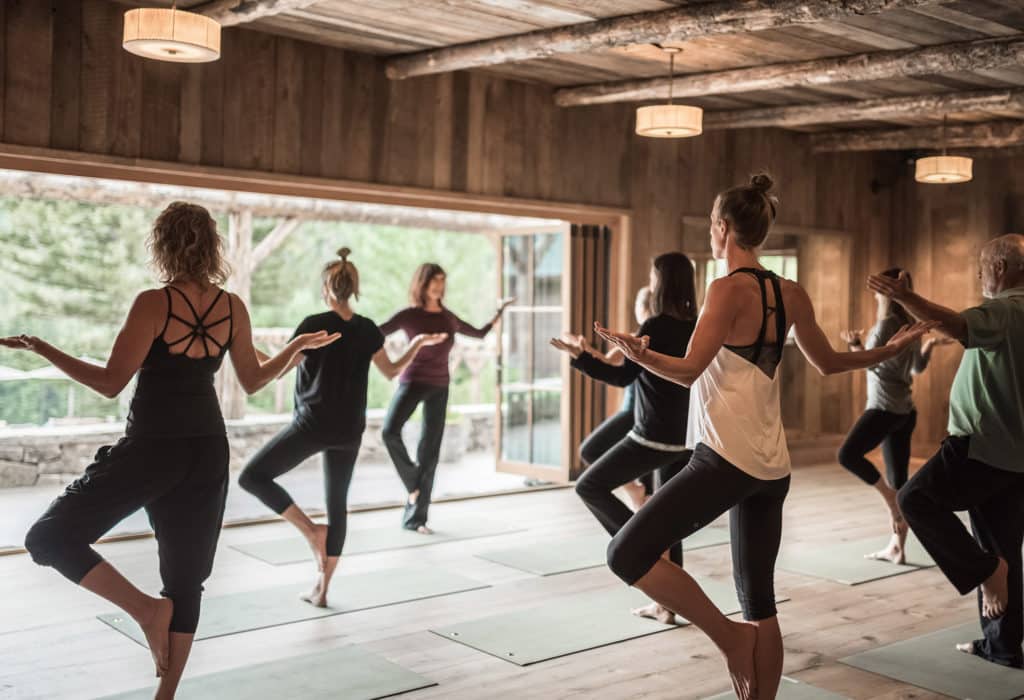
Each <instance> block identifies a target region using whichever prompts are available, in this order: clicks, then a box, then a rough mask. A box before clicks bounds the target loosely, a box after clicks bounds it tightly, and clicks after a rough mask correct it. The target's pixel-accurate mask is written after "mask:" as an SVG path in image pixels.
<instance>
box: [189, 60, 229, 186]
mask: <svg viewBox="0 0 1024 700" xmlns="http://www.w3.org/2000/svg"><path fill="white" fill-rule="evenodd" d="M226 66H227V64H226V63H225V61H224V60H223V59H222V60H220V61H216V62H214V63H206V64H203V65H201V66H197V67H196V68H197V69H198V71H199V75H200V77H201V79H202V88H201V94H202V102H203V103H202V111H201V117H200V132H201V133H200V137H199V143H200V145H199V152H200V162H202V163H203V164H204V165H212V166H223V165H224V139H225V135H224V134H225V130H226V129H227V111H226V108H227V102H226V99H225V82H226V81H227V80H228V78H227V74H226ZM232 92H233V93H237V91H236V90H232ZM182 124H183V125H185V124H190V122H189V121H187V120H185V121H183V122H182ZM232 128H238V127H237V126H235V127H232Z"/></svg>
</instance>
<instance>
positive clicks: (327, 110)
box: [319, 50, 354, 177]
mask: <svg viewBox="0 0 1024 700" xmlns="http://www.w3.org/2000/svg"><path fill="white" fill-rule="evenodd" d="M353 78H354V76H353V75H352V74H351V72H350V70H349V65H348V60H347V54H345V53H342V52H341V51H330V50H325V51H324V58H323V85H322V89H321V92H320V98H321V100H322V103H321V105H320V107H319V109H320V113H321V114H320V148H321V153H320V169H319V172H320V174H322V175H324V176H326V177H342V176H343V175H344V173H345V162H346V160H348V158H350V157H351V154H349V153H347V152H346V149H345V126H346V125H345V109H344V103H345V100H346V99H347V98H348V97H349V93H350V92H354V90H353V87H352V85H353V82H354V81H353Z"/></svg>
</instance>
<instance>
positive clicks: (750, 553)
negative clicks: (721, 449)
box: [608, 444, 789, 620]
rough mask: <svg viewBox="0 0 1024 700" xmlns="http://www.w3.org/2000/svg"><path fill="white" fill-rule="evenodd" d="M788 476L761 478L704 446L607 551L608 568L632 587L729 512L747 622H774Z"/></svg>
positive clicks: (737, 579)
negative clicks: (671, 549)
mask: <svg viewBox="0 0 1024 700" xmlns="http://www.w3.org/2000/svg"><path fill="white" fill-rule="evenodd" d="M788 492H789V477H788V476H787V477H785V478H783V479H774V480H772V481H766V480H763V479H755V478H754V477H752V476H750V475H749V474H747V473H746V472H744V471H741V470H740V469H738V468H736V467H735V466H733V465H732V464H729V462H726V461H725V460H724V459H722V458H721V457H720V456H719V455H717V454H716V453H715V452H714V451H713V450H712V449H711V448H709V447H708V446H707V445H704V444H699V445H697V448H696V449H695V450H694V451H693V456H692V457H691V458H690V463H689V464H687V465H686V466H685V467H684V468H683V470H682V471H681V472H679V473H678V474H676V475H675V476H674V477H672V479H671V480H669V482H668V483H667V484H665V485H664V486H662V487H661V488H660V489H656V490H655V491H654V495H653V496H651V500H649V501H647V503H645V504H644V507H643V508H641V509H640V510H638V511H637V512H636V514H635V515H634V516H633V517H632V518H630V520H629V522H628V523H626V525H625V526H624V527H623V528H622V529H621V530H619V533H618V534H617V535H615V537H613V538H612V541H611V543H610V544H609V545H608V566H609V567H610V568H611V570H612V571H613V572H615V574H616V575H617V576H618V577H619V578H621V579H622V580H623V581H625V582H626V583H628V584H629V585H631V586H632V585H633V584H635V583H636V582H637V581H639V580H640V579H641V578H643V576H644V575H645V574H646V573H647V572H648V571H650V570H651V567H652V566H654V564H655V563H656V562H657V561H658V557H660V556H661V553H662V552H664V551H665V549H666V548H667V547H668V546H669V545H671V544H673V543H675V542H678V541H679V540H683V539H686V538H687V537H689V536H690V535H692V534H693V533H695V532H697V530H700V529H701V528H702V527H704V526H705V525H707V524H708V523H710V522H712V521H713V520H714V519H715V518H717V517H718V516H719V515H721V514H722V513H724V512H725V511H729V528H730V541H731V544H732V576H733V581H734V582H735V584H736V596H737V598H738V599H739V602H740V606H741V607H742V608H743V617H744V618H745V619H747V620H765V619H768V618H771V617H775V614H776V610H775V558H776V557H777V556H778V553H779V544H780V542H781V541H782V504H783V503H784V502H785V500H786V494H787V493H788Z"/></svg>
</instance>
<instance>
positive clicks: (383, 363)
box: [373, 333, 448, 379]
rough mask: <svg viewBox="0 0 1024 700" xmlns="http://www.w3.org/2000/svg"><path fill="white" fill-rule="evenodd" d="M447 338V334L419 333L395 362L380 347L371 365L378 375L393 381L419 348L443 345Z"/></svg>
mask: <svg viewBox="0 0 1024 700" xmlns="http://www.w3.org/2000/svg"><path fill="white" fill-rule="evenodd" d="M447 338H448V334H447V333H429V334H428V333H421V334H420V335H418V336H416V337H415V338H413V339H412V342H411V343H409V347H408V348H407V349H406V351H405V353H404V354H403V355H402V356H401V357H399V358H398V359H397V360H394V361H392V359H391V358H390V357H388V353H387V351H386V350H385V349H384V348H383V347H381V349H380V350H378V351H377V352H375V353H374V354H373V364H374V365H376V366H377V369H379V370H380V373H381V374H383V375H384V376H385V377H387V378H388V379H394V378H395V377H397V376H398V375H399V374H401V373H402V370H404V369H405V368H406V367H408V365H409V363H410V362H412V360H413V358H414V357H416V354H417V353H418V352H419V351H420V349H421V348H425V347H427V346H428V345H437V344H438V343H443V342H444V341H445V340H446V339H447Z"/></svg>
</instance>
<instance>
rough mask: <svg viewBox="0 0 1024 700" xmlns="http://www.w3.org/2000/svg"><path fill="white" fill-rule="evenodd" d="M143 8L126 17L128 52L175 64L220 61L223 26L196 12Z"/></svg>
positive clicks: (126, 45)
mask: <svg viewBox="0 0 1024 700" xmlns="http://www.w3.org/2000/svg"><path fill="white" fill-rule="evenodd" d="M177 6H178V3H177V0H175V1H174V2H173V3H171V6H170V7H169V8H167V7H141V8H137V9H134V10H128V11H127V12H125V13H124V39H123V41H122V43H121V46H123V47H124V49H125V51H128V52H130V53H133V54H135V55H137V56H142V57H143V58H152V59H156V60H158V61H173V62H174V63H207V62H209V61H216V60H217V59H218V58H220V24H218V23H217V21H216V20H214V19H211V18H210V17H207V16H205V15H200V14H196V13H195V12H186V11H185V10H179V9H178V7H177Z"/></svg>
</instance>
